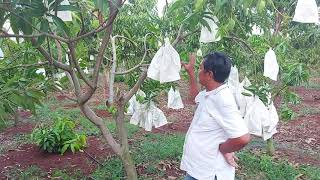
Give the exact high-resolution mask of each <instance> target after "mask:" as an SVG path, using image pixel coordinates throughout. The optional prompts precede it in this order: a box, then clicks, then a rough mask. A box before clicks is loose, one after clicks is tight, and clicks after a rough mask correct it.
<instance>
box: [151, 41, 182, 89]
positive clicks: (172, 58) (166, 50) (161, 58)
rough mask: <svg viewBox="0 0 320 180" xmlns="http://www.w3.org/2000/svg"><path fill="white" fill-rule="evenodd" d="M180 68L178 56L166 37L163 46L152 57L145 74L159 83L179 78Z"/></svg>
mask: <svg viewBox="0 0 320 180" xmlns="http://www.w3.org/2000/svg"><path fill="white" fill-rule="evenodd" d="M180 70H181V63H180V56H179V54H178V52H177V51H176V50H175V49H174V48H173V47H172V46H171V44H170V42H169V39H168V38H166V39H165V44H164V46H161V47H160V49H159V50H158V51H157V53H156V54H155V56H154V57H153V59H152V61H151V64H150V66H149V68H148V72H147V76H148V77H149V78H151V79H154V80H157V81H160V83H165V82H173V81H177V80H179V79H180V74H179V73H180Z"/></svg>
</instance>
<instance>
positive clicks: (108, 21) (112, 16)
mask: <svg viewBox="0 0 320 180" xmlns="http://www.w3.org/2000/svg"><path fill="white" fill-rule="evenodd" d="M117 14H118V11H116V12H113V13H111V14H110V17H109V19H106V20H105V21H104V22H103V23H102V24H100V26H99V27H98V28H97V29H95V30H93V31H90V32H88V33H85V34H83V35H80V36H78V37H75V38H73V39H71V40H70V42H76V41H79V40H81V39H83V38H86V37H88V36H91V35H92V34H96V33H99V32H101V31H103V30H105V29H107V28H108V27H110V26H112V23H113V20H114V19H115V17H116V16H117Z"/></svg>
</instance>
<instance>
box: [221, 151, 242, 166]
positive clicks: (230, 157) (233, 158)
mask: <svg viewBox="0 0 320 180" xmlns="http://www.w3.org/2000/svg"><path fill="white" fill-rule="evenodd" d="M223 156H224V158H225V160H226V161H227V163H228V164H230V165H231V166H233V167H235V168H238V164H237V162H236V161H238V160H239V159H238V158H237V157H236V156H235V155H234V153H233V152H232V153H226V154H223Z"/></svg>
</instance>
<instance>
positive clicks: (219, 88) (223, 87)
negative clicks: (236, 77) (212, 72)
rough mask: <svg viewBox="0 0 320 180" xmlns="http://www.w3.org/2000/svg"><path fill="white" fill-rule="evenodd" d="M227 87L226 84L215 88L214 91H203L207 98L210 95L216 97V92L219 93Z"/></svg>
mask: <svg viewBox="0 0 320 180" xmlns="http://www.w3.org/2000/svg"><path fill="white" fill-rule="evenodd" d="M227 87H228V86H227V85H226V84H222V85H221V86H219V87H217V88H216V89H214V90H211V91H205V96H209V95H211V94H213V95H216V94H217V93H218V92H220V91H221V90H223V89H225V88H227Z"/></svg>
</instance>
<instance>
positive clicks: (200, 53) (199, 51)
mask: <svg viewBox="0 0 320 180" xmlns="http://www.w3.org/2000/svg"><path fill="white" fill-rule="evenodd" d="M197 56H199V57H202V51H201V49H198V51H197Z"/></svg>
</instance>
